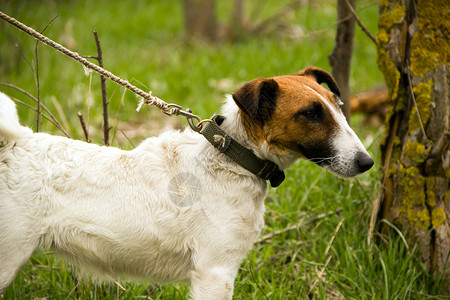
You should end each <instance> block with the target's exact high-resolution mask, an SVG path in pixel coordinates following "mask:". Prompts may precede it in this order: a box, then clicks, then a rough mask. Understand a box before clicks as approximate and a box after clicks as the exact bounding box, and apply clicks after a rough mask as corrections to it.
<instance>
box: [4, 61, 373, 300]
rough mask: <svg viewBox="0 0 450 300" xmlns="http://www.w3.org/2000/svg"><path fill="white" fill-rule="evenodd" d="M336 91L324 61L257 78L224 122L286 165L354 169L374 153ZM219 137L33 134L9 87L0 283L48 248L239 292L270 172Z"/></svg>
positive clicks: (101, 275) (197, 291)
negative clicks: (123, 140) (123, 145)
mask: <svg viewBox="0 0 450 300" xmlns="http://www.w3.org/2000/svg"><path fill="white" fill-rule="evenodd" d="M322 83H326V84H327V85H328V87H329V90H328V89H326V88H325V87H323V86H322V85H321V84H322ZM339 95H340V92H339V88H338V85H337V84H336V81H335V80H334V79H333V77H332V76H331V75H330V74H329V73H328V72H326V71H325V70H322V69H319V68H316V67H311V66H310V67H307V68H306V69H304V70H302V71H300V72H298V73H297V74H293V75H286V76H278V77H273V78H258V79H255V80H253V81H250V82H247V83H245V84H244V85H242V86H241V87H239V88H238V89H237V90H236V91H235V92H234V93H233V94H232V95H229V96H227V97H226V100H225V104H224V106H223V115H222V117H221V120H220V122H217V127H219V128H220V130H223V131H224V132H226V136H227V137H230V138H231V139H232V140H233V142H235V143H238V144H239V145H241V146H242V147H243V148H246V149H247V150H249V152H251V153H252V154H251V155H254V156H255V157H256V159H259V160H262V161H264V162H272V163H273V165H275V166H276V167H277V168H276V169H277V172H278V173H277V174H278V175H280V174H282V170H283V169H286V168H288V167H289V166H290V165H292V164H293V163H294V162H295V161H296V160H297V159H299V158H305V159H308V160H310V161H313V162H314V163H316V164H317V165H319V166H321V167H323V168H325V169H326V170H328V171H330V172H331V173H334V174H336V175H338V176H341V177H352V176H356V175H358V174H360V173H363V172H365V171H367V170H368V169H370V168H371V167H372V165H373V160H372V158H371V157H370V155H369V154H368V153H367V151H366V149H365V148H364V146H363V145H362V143H361V142H360V140H359V139H358V137H357V136H356V134H355V133H354V131H353V130H352V129H351V128H350V127H349V125H348V124H347V122H346V119H345V117H344V115H343V114H342V112H341V110H340V107H339V106H340V105H341V101H340V98H339ZM214 139H215V137H214ZM219 140H220V139H219ZM219 143H222V142H221V141H219ZM223 143H225V139H224V142H223ZM215 146H217V145H213V144H212V143H211V142H210V141H208V140H207V139H205V137H204V136H202V134H199V133H197V132H195V131H193V130H191V129H189V128H188V129H186V130H184V131H169V132H164V133H162V134H161V135H160V136H159V137H150V138H148V139H146V140H145V141H144V142H142V143H141V144H140V145H139V146H138V147H136V148H135V149H133V150H131V151H123V150H120V149H117V148H114V147H106V146H98V145H95V144H88V143H85V142H82V141H78V140H72V139H68V138H65V137H60V136H53V135H49V134H45V133H33V132H32V131H31V130H30V129H29V128H26V127H23V126H21V125H20V124H19V119H18V116H17V111H16V108H15V105H14V103H13V102H12V101H11V100H10V99H9V98H8V97H7V96H6V95H4V94H1V96H0V294H1V292H2V291H4V290H5V289H6V288H7V287H8V285H9V284H10V283H11V282H12V281H13V279H14V278H15V276H16V274H17V273H18V271H19V270H20V269H21V267H22V266H23V265H24V264H25V263H26V262H27V260H28V259H29V258H30V256H31V255H32V254H33V252H34V251H35V250H36V249H37V248H38V247H43V248H50V249H53V250H54V251H55V252H56V253H59V254H60V255H61V256H62V257H63V258H65V259H67V260H68V261H69V262H71V263H72V264H74V265H75V266H77V269H79V271H80V273H81V274H82V275H84V274H88V275H89V276H92V277H91V278H94V279H101V280H118V279H119V278H120V277H121V276H123V275H124V276H127V277H130V278H136V279H144V280H152V281H158V282H172V281H185V282H190V296H191V298H193V299H214V300H216V299H231V298H232V294H233V283H234V279H235V277H236V275H237V272H238V269H239V266H240V264H241V263H242V261H243V260H244V258H245V257H246V255H247V253H248V252H249V250H250V249H251V248H252V245H253V243H254V242H255V241H256V239H257V237H258V235H259V234H260V232H261V230H262V228H263V225H264V198H265V197H266V195H267V191H268V183H267V178H262V177H261V175H258V174H254V173H252V172H250V171H249V170H247V169H246V168H244V167H242V166H241V164H240V162H239V160H238V159H233V158H231V157H229V156H227V155H226V154H225V153H223V151H219V150H218V149H217V147H215ZM280 172H281V173H280ZM278 175H277V176H278ZM278 177H279V178H278V179H280V176H278ZM282 179H283V178H281V181H282ZM279 181H280V180H279ZM279 183H280V182H278V183H277V184H279Z"/></svg>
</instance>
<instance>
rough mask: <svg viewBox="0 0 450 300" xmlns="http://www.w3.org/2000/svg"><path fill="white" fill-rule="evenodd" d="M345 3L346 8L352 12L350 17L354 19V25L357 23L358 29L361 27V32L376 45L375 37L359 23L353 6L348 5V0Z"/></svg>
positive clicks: (359, 20)
mask: <svg viewBox="0 0 450 300" xmlns="http://www.w3.org/2000/svg"><path fill="white" fill-rule="evenodd" d="M345 2H346V3H347V6H348V8H349V9H350V11H351V12H352V15H353V16H354V17H355V20H356V23H358V25H359V27H361V29H362V31H364V33H365V34H366V35H367V36H368V37H369V38H370V39H371V40H372V41H373V42H374V43H375V44H376V42H377V41H376V39H375V36H374V35H373V34H372V33H371V32H370V31H369V30H368V29H367V27H366V26H364V24H363V23H362V22H361V19H360V18H359V17H358V15H357V14H356V11H355V9H354V8H353V6H352V5H351V4H350V1H349V0H345Z"/></svg>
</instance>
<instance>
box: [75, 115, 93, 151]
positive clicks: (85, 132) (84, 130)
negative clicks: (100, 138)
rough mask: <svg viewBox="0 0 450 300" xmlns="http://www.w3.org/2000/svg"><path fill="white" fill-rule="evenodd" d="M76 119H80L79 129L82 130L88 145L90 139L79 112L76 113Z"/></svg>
mask: <svg viewBox="0 0 450 300" xmlns="http://www.w3.org/2000/svg"><path fill="white" fill-rule="evenodd" d="M78 118H79V119H80V124H81V128H83V133H84V137H85V138H86V142H88V143H90V142H91V139H90V138H89V131H88V130H87V127H86V122H84V118H83V114H82V113H81V111H79V112H78Z"/></svg>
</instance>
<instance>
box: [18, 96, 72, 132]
mask: <svg viewBox="0 0 450 300" xmlns="http://www.w3.org/2000/svg"><path fill="white" fill-rule="evenodd" d="M9 98H11V100H13V101H15V102H17V103H20V104H22V105H23V106H26V107H28V108H29V109H31V110H34V111H35V112H37V109H36V108H34V107H33V106H31V105H29V104H27V103H25V102H23V101H20V100H19V99H17V98H14V97H11V96H9ZM41 106H42V103H41ZM41 115H42V116H43V117H44V118H45V119H47V121H49V122H50V123H52V124H53V125H55V126H56V128H58V129H59V130H61V131H62V132H63V133H64V134H65V135H66V136H67V137H68V138H70V136H69V135H68V134H67V132H66V131H65V130H64V128H62V127H61V124H59V123H55V122H54V121H53V120H52V119H50V118H49V117H48V116H46V115H44V114H43V113H41Z"/></svg>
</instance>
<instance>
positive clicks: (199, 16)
mask: <svg viewBox="0 0 450 300" xmlns="http://www.w3.org/2000/svg"><path fill="white" fill-rule="evenodd" d="M183 5H184V21H185V27H186V34H187V37H188V39H190V40H207V41H215V40H216V39H217V18H216V11H215V9H216V1H215V0H183Z"/></svg>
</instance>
